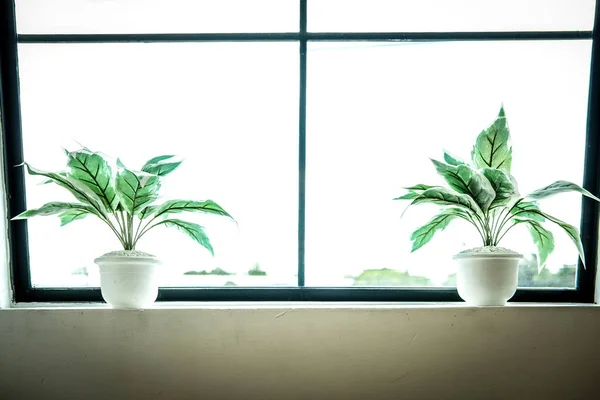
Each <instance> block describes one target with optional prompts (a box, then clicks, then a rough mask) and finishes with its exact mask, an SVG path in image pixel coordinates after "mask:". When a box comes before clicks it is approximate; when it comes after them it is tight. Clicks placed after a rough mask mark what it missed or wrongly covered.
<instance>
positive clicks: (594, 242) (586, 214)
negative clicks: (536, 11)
mask: <svg viewBox="0 0 600 400" xmlns="http://www.w3.org/2000/svg"><path fill="white" fill-rule="evenodd" d="M599 12H600V1H597V2H596V12H595V16H594V27H593V31H592V57H591V65H590V86H589V94H588V111H587V132H586V140H585V145H586V149H585V161H584V168H583V186H584V187H585V188H586V189H588V190H589V191H590V192H592V193H594V194H597V193H598V192H600V163H599V162H598V158H599V157H600V137H599V136H600V15H598V13H599ZM582 197H583V196H582ZM599 217H600V207H599V206H598V203H596V202H595V201H593V200H591V199H588V198H587V197H583V199H582V205H581V227H580V229H581V239H582V242H583V249H584V251H585V259H586V265H587V268H583V263H582V262H581V260H579V263H578V268H577V290H578V291H579V292H580V295H581V300H580V301H582V302H586V303H588V302H589V303H591V302H594V297H595V281H596V271H597V265H596V264H597V262H598V239H599V237H598V219H599Z"/></svg>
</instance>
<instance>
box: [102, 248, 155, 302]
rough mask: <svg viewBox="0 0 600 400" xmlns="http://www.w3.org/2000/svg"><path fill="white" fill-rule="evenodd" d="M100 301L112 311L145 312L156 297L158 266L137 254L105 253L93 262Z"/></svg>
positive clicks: (141, 254)
mask: <svg viewBox="0 0 600 400" xmlns="http://www.w3.org/2000/svg"><path fill="white" fill-rule="evenodd" d="M94 262H95V263H96V264H97V265H98V267H99V269H100V289H101V291H102V297H103V298H104V300H105V301H106V302H107V303H108V304H110V306H111V307H112V308H137V309H139V308H145V307H148V306H150V305H151V304H152V303H154V301H155V300H156V297H157V296H158V266H159V264H160V261H159V260H157V259H156V257H154V256H153V255H151V254H148V253H144V252H141V251H136V250H120V251H113V252H110V253H106V254H104V255H103V256H101V257H98V258H96V259H95V260H94Z"/></svg>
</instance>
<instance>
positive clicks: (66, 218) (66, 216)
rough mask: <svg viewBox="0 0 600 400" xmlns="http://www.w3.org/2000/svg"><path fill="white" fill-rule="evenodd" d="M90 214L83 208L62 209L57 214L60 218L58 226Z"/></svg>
mask: <svg viewBox="0 0 600 400" xmlns="http://www.w3.org/2000/svg"><path fill="white" fill-rule="evenodd" d="M88 215H90V212H87V211H83V210H69V211H64V212H62V213H61V214H59V216H58V218H60V226H65V225H67V224H70V223H71V222H73V221H77V220H78V219H82V218H85V217H87V216H88Z"/></svg>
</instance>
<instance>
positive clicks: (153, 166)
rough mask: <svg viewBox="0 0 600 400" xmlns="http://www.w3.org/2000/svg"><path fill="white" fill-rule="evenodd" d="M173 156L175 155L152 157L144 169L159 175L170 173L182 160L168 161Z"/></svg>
mask: <svg viewBox="0 0 600 400" xmlns="http://www.w3.org/2000/svg"><path fill="white" fill-rule="evenodd" d="M173 157H175V156H158V157H154V158H151V159H150V160H148V161H147V162H146V164H144V166H143V167H142V171H143V172H147V173H149V174H153V175H158V176H165V175H167V174H170V173H171V172H173V171H174V170H175V169H177V167H179V166H180V165H181V161H167V160H169V159H171V158H173Z"/></svg>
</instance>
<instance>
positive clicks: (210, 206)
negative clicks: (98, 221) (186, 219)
mask: <svg viewBox="0 0 600 400" xmlns="http://www.w3.org/2000/svg"><path fill="white" fill-rule="evenodd" d="M186 211H187V212H201V213H207V214H215V215H221V216H224V217H229V218H231V219H233V218H232V217H231V215H229V214H228V213H227V211H225V210H224V209H223V208H222V207H221V206H220V205H218V204H217V203H215V202H214V201H212V200H205V201H194V200H169V201H167V202H165V203H164V204H162V205H161V206H159V207H158V208H157V209H156V210H155V212H154V215H155V216H156V217H159V216H161V215H169V214H174V213H179V212H186Z"/></svg>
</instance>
